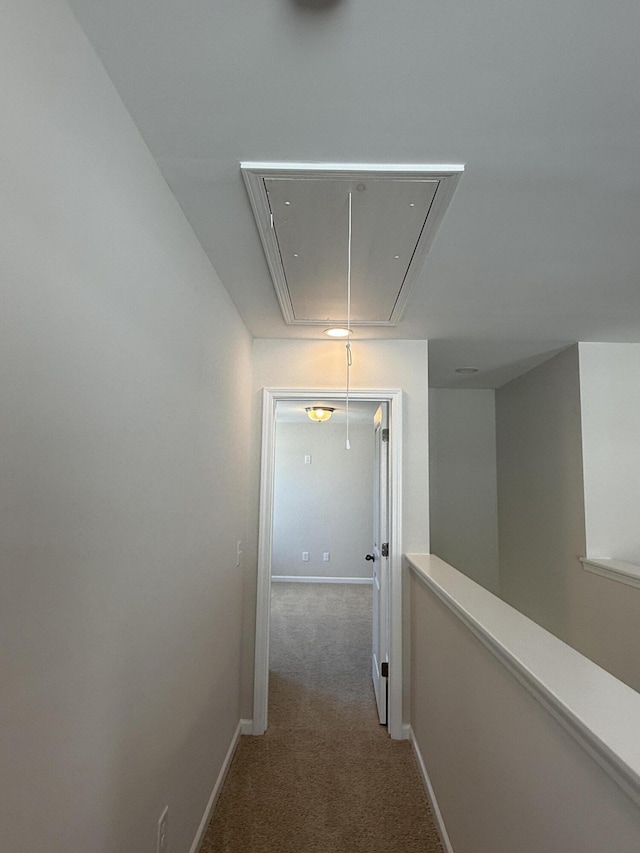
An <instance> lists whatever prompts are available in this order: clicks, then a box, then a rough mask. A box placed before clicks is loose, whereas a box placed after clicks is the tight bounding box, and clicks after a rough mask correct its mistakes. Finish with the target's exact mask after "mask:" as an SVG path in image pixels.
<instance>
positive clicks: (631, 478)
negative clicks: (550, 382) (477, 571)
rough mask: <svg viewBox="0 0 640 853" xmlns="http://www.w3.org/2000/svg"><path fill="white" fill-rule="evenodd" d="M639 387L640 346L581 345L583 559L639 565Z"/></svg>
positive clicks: (639, 593)
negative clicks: (611, 560) (583, 499)
mask: <svg viewBox="0 0 640 853" xmlns="http://www.w3.org/2000/svg"><path fill="white" fill-rule="evenodd" d="M639 382H640V344H590V343H586V344H580V393H581V396H582V435H583V441H584V484H585V513H586V529H587V553H588V555H589V556H590V557H611V558H614V559H617V560H625V561H627V562H630V563H637V564H640V395H639V394H638V384H639ZM638 595H640V592H638Z"/></svg>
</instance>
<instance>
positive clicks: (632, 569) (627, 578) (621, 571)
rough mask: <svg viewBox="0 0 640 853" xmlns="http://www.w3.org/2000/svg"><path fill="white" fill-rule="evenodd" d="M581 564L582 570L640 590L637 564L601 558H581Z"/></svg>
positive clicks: (639, 567) (639, 572) (639, 569)
mask: <svg viewBox="0 0 640 853" xmlns="http://www.w3.org/2000/svg"><path fill="white" fill-rule="evenodd" d="M580 562H581V563H582V568H583V569H585V570H586V571H587V572H592V573H593V574H594V575H600V576H601V577H603V578H609V580H612V581H618V583H626V584H627V586H635V587H636V588H637V589H640V566H637V565H636V564H635V563H625V562H623V561H622V560H610V559H605V558H600V557H580Z"/></svg>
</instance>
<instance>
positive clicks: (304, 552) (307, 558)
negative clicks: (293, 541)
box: [302, 551, 309, 563]
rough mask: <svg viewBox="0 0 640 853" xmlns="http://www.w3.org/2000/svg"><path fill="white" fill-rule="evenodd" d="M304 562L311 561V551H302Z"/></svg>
mask: <svg viewBox="0 0 640 853" xmlns="http://www.w3.org/2000/svg"><path fill="white" fill-rule="evenodd" d="M302 562H303V563H308V562H309V552H308V551H303V552H302Z"/></svg>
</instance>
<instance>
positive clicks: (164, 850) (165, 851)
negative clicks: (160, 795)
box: [157, 806, 169, 853]
mask: <svg viewBox="0 0 640 853" xmlns="http://www.w3.org/2000/svg"><path fill="white" fill-rule="evenodd" d="M168 817H169V806H165V807H164V809H163V811H162V814H161V815H160V819H159V820H158V848H157V851H158V853H169V839H168V838H167V819H168Z"/></svg>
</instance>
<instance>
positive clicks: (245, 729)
mask: <svg viewBox="0 0 640 853" xmlns="http://www.w3.org/2000/svg"><path fill="white" fill-rule="evenodd" d="M240 734H243V735H252V734H253V720H240Z"/></svg>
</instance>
